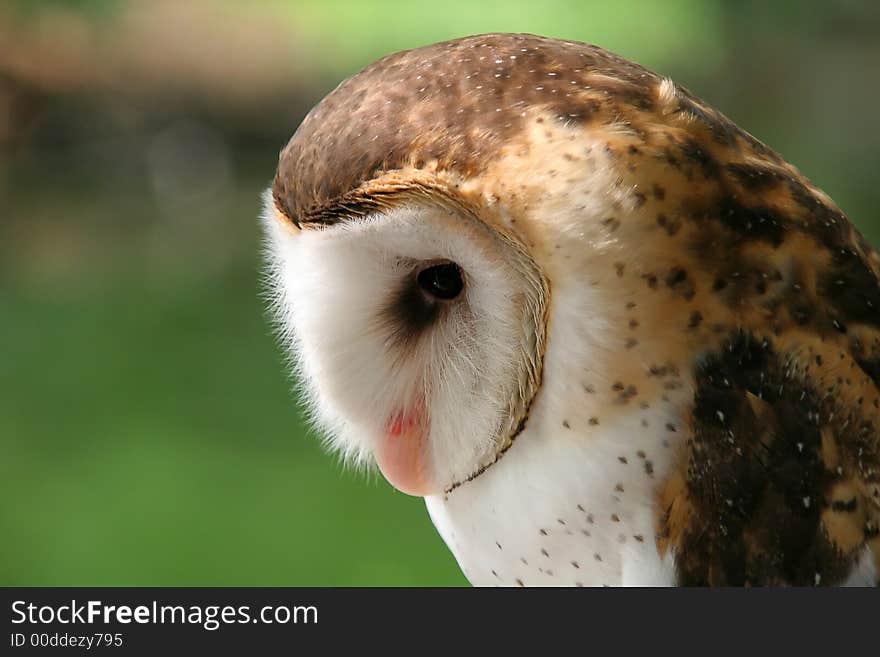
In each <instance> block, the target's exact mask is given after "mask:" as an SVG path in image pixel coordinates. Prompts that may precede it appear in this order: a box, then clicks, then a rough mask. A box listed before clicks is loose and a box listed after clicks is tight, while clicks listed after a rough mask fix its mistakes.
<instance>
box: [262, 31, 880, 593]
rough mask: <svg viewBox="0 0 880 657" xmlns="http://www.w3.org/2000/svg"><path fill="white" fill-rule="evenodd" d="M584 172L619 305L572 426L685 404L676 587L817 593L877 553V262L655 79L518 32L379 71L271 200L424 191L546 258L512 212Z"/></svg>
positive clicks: (568, 185) (311, 139)
mask: <svg viewBox="0 0 880 657" xmlns="http://www.w3.org/2000/svg"><path fill="white" fill-rule="evenodd" d="M536 135H538V136H539V138H540V139H538V137H536ZM538 150H540V153H538V154H537V155H536V153H535V152H536V151H538ZM536 157H537V158H540V161H541V168H540V170H535V168H534V166H532V165H533V162H534V158H536ZM586 169H589V170H591V171H592V170H599V169H602V170H606V169H607V170H610V171H613V172H614V176H613V180H612V183H611V187H612V189H610V190H602V193H608V194H609V197H611V195H612V194H613V200H612V201H610V203H611V205H612V207H613V208H614V210H613V212H611V213H609V214H608V216H603V217H602V218H601V219H600V220H598V221H597V222H596V223H595V225H594V226H592V228H591V231H592V232H590V233H589V234H588V235H586V236H585V237H584V240H585V242H586V241H589V240H592V241H593V242H597V241H599V240H600V239H605V240H609V242H608V243H611V241H613V246H609V247H608V248H607V249H606V251H604V252H603V253H602V254H601V255H600V256H597V257H596V258H595V259H594V261H593V262H594V266H596V267H599V266H602V267H605V269H606V270H607V271H601V272H597V273H596V274H595V276H594V280H592V281H584V284H585V285H595V286H596V287H597V289H603V290H606V293H607V295H608V298H609V304H617V306H618V307H619V308H618V311H619V317H620V326H619V329H618V330H619V342H620V344H619V347H620V350H621V354H622V355H620V357H619V360H618V371H617V372H615V374H614V376H613V379H612V380H613V381H614V384H613V385H612V386H605V387H599V386H597V385H595V384H594V383H593V382H585V383H584V384H583V385H584V390H586V394H587V395H589V396H590V397H591V398H598V397H599V396H600V395H605V397H603V399H607V411H606V412H604V413H603V414H601V415H599V414H597V415H596V416H595V417H592V418H591V419H590V422H589V426H590V427H595V428H596V429H597V430H598V429H599V428H600V426H601V425H602V424H603V423H606V422H607V420H608V419H609V417H613V416H614V414H617V413H627V412H636V411H635V410H634V409H636V408H640V409H642V410H644V409H648V408H650V407H651V406H652V405H659V404H665V403H673V401H671V400H672V396H674V395H675V394H678V393H680V392H681V391H688V390H690V391H692V393H693V394H692V396H691V397H690V398H689V402H688V403H687V405H686V406H687V407H686V409H685V415H686V422H685V424H686V426H677V425H675V424H669V425H667V429H668V435H669V436H670V437H671V438H670V439H669V440H668V441H667V440H666V439H664V443H667V442H668V444H669V447H670V449H673V450H675V453H676V463H677V464H678V465H677V466H676V467H675V468H673V471H672V472H671V474H669V476H667V477H665V478H664V479H663V480H661V481H657V499H658V513H657V523H656V524H657V543H658V546H659V547H660V550H661V552H664V553H665V552H666V551H669V550H672V551H673V552H674V554H675V555H676V563H677V569H678V570H677V572H678V577H679V579H680V581H681V582H683V583H688V584H753V585H759V584H810V585H812V584H817V583H822V584H832V583H837V582H839V581H842V580H843V579H844V578H845V577H846V574H847V572H849V571H850V570H851V569H852V567H853V564H854V563H855V561H856V560H857V559H858V557H859V555H860V554H861V553H862V552H863V551H864V549H865V548H866V547H867V548H868V549H870V550H873V554H874V555H875V559H878V558H880V538H878V526H880V455H878V451H880V430H878V421H880V415H878V413H880V410H878V405H880V402H878V396H880V395H878V385H880V284H878V272H880V260H878V256H877V254H876V253H875V252H874V250H873V249H872V248H871V246H870V245H869V244H868V243H867V242H866V240H865V239H864V238H863V237H862V236H861V235H860V234H859V232H858V231H857V230H856V228H855V227H854V226H853V225H852V223H850V221H849V220H848V219H847V218H846V217H845V216H844V214H843V213H842V212H841V211H840V209H839V208H837V206H836V205H835V204H834V203H833V202H832V201H831V200H830V199H829V198H828V197H827V196H826V195H825V194H823V193H822V192H821V191H819V190H818V189H816V188H815V187H814V186H813V185H812V184H811V183H810V182H809V181H808V180H806V179H805V178H804V177H803V176H802V175H801V174H800V173H799V172H798V171H797V170H796V169H795V168H794V167H792V166H791V165H789V164H788V163H786V162H785V161H784V160H783V159H782V158H781V157H780V156H779V155H777V154H776V153H774V152H773V151H772V150H771V149H769V148H768V147H767V146H765V145H763V144H762V143H761V142H759V141H758V140H756V139H755V138H753V137H752V136H750V135H749V134H747V133H746V132H744V131H742V130H741V129H739V128H738V127H737V126H735V125H734V124H733V123H732V122H730V121H729V120H728V119H727V118H725V117H724V116H723V115H722V114H720V113H719V112H717V111H716V110H714V109H712V108H710V107H707V106H706V105H705V104H703V103H702V102H700V101H699V100H698V99H697V98H696V97H694V96H693V95H691V94H690V93H689V92H687V91H686V90H684V89H682V88H681V87H678V86H676V85H675V84H673V83H672V82H671V81H669V80H667V79H664V78H662V77H661V76H658V75H656V74H654V73H652V72H650V71H648V70H646V69H644V68H642V67H640V66H638V65H636V64H633V63H631V62H628V61H626V60H623V59H621V58H619V57H617V56H615V55H613V54H610V53H608V52H606V51H604V50H602V49H600V48H597V47H595V46H588V45H584V44H580V43H574V42H563V41H555V40H550V39H544V38H540V37H535V36H530V35H485V36H478V37H470V38H466V39H461V40H457V41H453V42H447V43H442V44H437V45H434V46H430V47H427V48H423V49H420V50H416V51H409V52H404V53H398V54H395V55H391V56H389V57H386V58H385V59H383V60H380V61H379V62H378V63H376V64H374V65H373V66H371V67H369V68H367V69H366V70H365V71H363V72H362V73H360V74H358V75H357V76H355V77H353V78H352V79H350V80H348V81H346V82H344V83H342V84H341V85H340V86H339V87H338V88H337V89H336V90H335V91H334V92H333V93H331V94H330V95H329V96H328V97H327V98H326V99H325V100H324V101H323V102H322V103H321V104H320V105H318V107H316V108H315V109H314V110H313V111H312V112H311V113H310V114H309V116H308V117H307V118H306V120H305V121H304V122H303V124H302V126H301V127H300V129H299V130H298V131H297V133H296V134H295V135H294V137H293V138H292V139H291V141H290V143H289V144H288V145H287V147H286V148H285V149H284V151H283V152H282V154H281V158H280V163H279V168H278V173H277V175H276V178H275V183H274V187H273V196H274V199H275V203H276V206H277V208H278V210H279V212H280V213H281V214H282V215H284V216H285V217H286V218H287V220H289V221H290V222H292V223H294V224H296V225H302V226H309V225H315V226H319V225H321V224H324V223H328V222H334V221H338V220H343V219H345V218H350V217H354V216H359V215H362V214H365V213H368V212H371V211H373V210H375V209H377V208H381V207H386V206H390V205H394V204H395V203H398V202H401V199H406V198H413V197H414V196H418V197H422V198H433V199H435V200H436V199H442V202H450V203H453V204H456V205H459V206H460V207H462V208H466V209H467V211H468V212H470V213H472V214H474V215H475V216H478V217H479V218H480V219H481V220H483V221H485V222H486V223H487V224H489V225H492V226H493V227H494V228H495V229H497V230H498V231H499V232H500V233H502V234H504V235H505V236H508V237H510V239H511V240H513V241H515V242H516V243H518V244H522V245H524V246H525V248H527V249H529V250H530V251H531V252H532V253H535V254H538V255H536V256H535V258H536V260H538V261H539V262H542V261H552V257H554V256H553V255H552V254H553V253H555V250H559V249H560V246H559V244H553V243H551V242H550V241H549V240H548V238H547V237H545V236H544V235H543V234H542V233H541V231H540V230H539V229H538V228H535V227H534V226H531V225H530V226H524V225H522V224H523V223H524V222H520V223H519V224H515V220H514V221H510V220H509V217H521V216H540V213H541V211H542V208H547V207H556V206H554V205H553V203H555V202H557V200H558V198H559V197H562V196H566V195H568V196H571V195H572V193H573V190H574V189H577V190H578V193H581V194H585V195H586V194H589V193H598V192H597V190H590V189H586V190H583V189H580V188H579V187H577V183H576V182H573V181H576V180H579V176H580V173H579V172H581V171H583V170H586ZM514 224H515V225H514ZM612 238H613V240H612ZM583 248H588V247H587V246H583ZM555 257H562V256H555ZM542 259H543V260H542ZM606 388H607V389H606ZM643 426H647V420H645V424H643ZM621 458H622V459H624V460H622V461H621V463H627V462H628V461H627V460H626V458H625V457H623V456H621ZM646 476H653V470H652V471H651V472H647V470H646ZM878 572H880V570H878Z"/></svg>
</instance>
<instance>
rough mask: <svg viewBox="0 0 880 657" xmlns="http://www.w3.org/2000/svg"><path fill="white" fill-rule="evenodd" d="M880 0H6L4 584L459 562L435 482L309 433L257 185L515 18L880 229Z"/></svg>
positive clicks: (319, 574) (0, 477)
mask: <svg viewBox="0 0 880 657" xmlns="http://www.w3.org/2000/svg"><path fill="white" fill-rule="evenodd" d="M878 7H880V3H877V2H873V1H872V0H865V1H864V2H855V1H849V2H835V3H828V2H805V1H802V2H773V3H766V2H758V1H753V2H734V1H730V2H724V1H722V0H710V1H705V0H704V1H698V0H675V1H667V2H652V1H647V0H646V1H644V2H638V1H635V0H617V1H615V2H608V1H607V0H601V1H597V2H578V1H575V0H571V1H565V0H544V1H543V2H535V1H534V0H526V1H524V2H515V1H512V0H506V1H489V2H475V1H473V0H445V1H444V2H440V3H418V2H415V3H414V2H411V1H410V2H400V1H397V0H385V1H381V2H362V1H358V0H347V1H337V2H329V1H320V0H302V1H294V2H281V1H276V2H253V3H242V2H224V1H212V2H209V1H207V0H190V1H180V0H155V1H149V2H147V1H143V2H142V1H140V0H131V1H122V0H91V1H85V0H81V1H79V2H73V1H62V0H54V1H35V2H26V1H24V0H4V1H3V2H2V3H0V338H2V339H0V499H2V503H0V584H3V585H136V584H139V585H224V584H228V585H244V584H249V585H460V584H465V583H466V582H465V580H464V578H463V577H462V576H461V574H460V572H459V570H458V568H457V566H456V564H455V561H454V560H453V558H452V557H451V555H449V554H448V552H447V551H446V548H445V547H444V545H443V543H442V541H441V539H440V538H439V536H438V535H437V534H436V532H435V530H434V529H433V527H432V525H431V523H430V520H429V519H428V516H427V513H426V511H425V509H424V505H423V503H422V502H421V500H417V499H412V498H409V497H406V496H404V495H401V494H399V493H396V492H394V491H393V490H392V489H390V488H389V487H388V486H387V485H386V484H385V483H384V482H382V481H381V480H377V479H375V478H373V479H370V480H366V479H364V478H363V477H359V476H357V475H355V474H353V473H350V472H345V471H343V470H342V468H341V467H340V466H339V465H338V464H337V463H335V462H334V460H333V459H332V458H330V457H329V456H327V455H326V454H323V453H322V451H321V449H320V447H319V445H318V442H317V441H316V440H315V439H314V438H313V437H311V436H309V435H308V431H307V429H306V428H305V426H304V425H303V422H302V418H301V415H300V413H299V411H298V410H297V407H296V403H295V395H294V393H293V392H292V382H291V380H290V379H289V377H288V376H287V375H286V374H285V372H284V368H283V366H282V362H283V354H281V353H280V351H279V349H278V348H277V347H276V345H275V342H274V340H273V337H272V333H271V329H270V326H269V323H268V322H267V320H266V317H265V314H264V310H263V304H262V303H261V301H260V266H261V265H260V259H259V251H260V233H259V230H258V224H257V220H256V217H257V214H258V211H259V195H260V192H261V190H262V189H264V188H265V187H266V186H267V185H268V183H269V182H270V180H271V177H272V175H273V172H274V167H275V163H276V158H277V153H278V150H279V149H280V148H281V147H282V146H283V144H284V143H285V142H286V140H287V139H288V138H289V136H290V135H291V134H292V133H293V131H294V130H295V128H296V126H297V124H298V123H299V121H300V120H301V118H302V117H303V115H304V114H305V112H306V111H307V110H308V109H309V108H310V107H311V106H312V105H313V104H314V103H315V102H317V101H318V100H319V99H320V98H321V97H322V96H323V95H324V94H325V93H327V92H328V91H329V90H330V89H332V88H333V87H334V86H335V85H336V84H337V83H338V82H339V81H340V80H341V79H342V78H344V77H345V76H347V75H350V74H352V73H354V72H356V71H357V70H359V69H360V68H362V67H364V66H365V65H367V64H368V63H370V62H371V61H372V60H374V59H376V58H377V57H379V56H381V55H383V54H385V53H388V52H391V51H394V50H398V49H402V48H411V47H416V46H420V45H424V44H428V43H431V42H433V41H438V40H442V39H448V38H453V37H457V36H463V35H467V34H473V33H480V32H490V31H527V32H533V33H541V34H545V35H549V36H558V37H565V38H572V39H579V40H582V41H588V42H592V43H597V44H599V45H602V46H605V47H607V48H610V49H612V50H615V51H617V52H618V53H620V54H622V55H624V56H627V57H629V58H631V59H635V60H636V61H638V62H640V63H642V64H644V65H646V66H648V67H649V68H652V69H654V70H656V71H658V72H661V73H665V74H668V75H671V76H672V77H673V78H675V79H676V80H677V81H678V82H680V83H682V84H684V85H685V86H687V87H689V88H691V89H692V90H693V91H694V92H696V93H697V94H698V95H700V96H702V97H704V98H705V99H706V100H708V101H709V102H711V103H712V104H714V105H716V106H718V107H719V108H720V109H722V111H724V112H725V113H727V114H728V115H729V116H731V118H733V119H734V120H735V121H736V122H738V123H739V124H740V125H742V126H743V127H745V128H746V129H747V130H749V131H750V132H752V133H753V134H755V135H756V136H758V137H759V138H760V139H762V140H764V141H765V142H767V143H769V144H770V145H771V146H772V147H774V148H776V149H777V150H779V151H780V152H781V153H782V154H783V155H784V156H786V157H787V158H788V159H789V160H790V161H791V162H793V163H794V164H796V165H797V166H799V167H800V168H801V169H802V170H803V171H804V172H805V173H806V174H807V175H808V176H809V177H811V178H812V179H813V180H814V181H815V182H817V183H818V184H819V185H820V186H821V187H823V188H824V189H825V190H826V191H827V192H828V193H830V194H831V196H832V197H834V198H835V199H836V200H837V202H838V203H839V204H840V205H841V206H842V208H843V209H844V211H846V212H847V213H848V214H849V215H850V217H852V218H853V219H854V220H855V222H856V223H857V224H858V225H859V226H860V227H861V228H862V230H863V231H864V232H865V233H866V234H867V235H868V236H869V238H871V239H872V240H873V241H874V243H880V216H878V212H877V208H878V207H880V125H878V124H880V112H878V101H880V87H878V82H880V79H878V78H880V9H878Z"/></svg>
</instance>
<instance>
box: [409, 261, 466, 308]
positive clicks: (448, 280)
mask: <svg viewBox="0 0 880 657" xmlns="http://www.w3.org/2000/svg"><path fill="white" fill-rule="evenodd" d="M417 280H418V282H419V287H420V288H422V290H423V291H424V292H425V294H427V295H428V296H431V297H433V298H435V299H442V300H444V301H448V300H450V299H454V298H455V297H457V296H458V295H459V294H461V291H462V289H464V281H463V280H462V278H461V269H460V268H459V266H458V265H456V264H455V263H454V262H444V263H442V264H438V265H433V266H431V267H428V268H426V269H423V270H422V271H420V272H419V275H418V279H417Z"/></svg>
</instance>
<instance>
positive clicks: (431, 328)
mask: <svg viewBox="0 0 880 657" xmlns="http://www.w3.org/2000/svg"><path fill="white" fill-rule="evenodd" d="M265 214H266V218H265V223H266V230H267V236H268V246H269V253H270V263H271V265H270V267H271V269H270V272H271V273H270V281H271V285H272V289H273V290H274V292H275V299H276V303H275V309H276V313H277V317H278V320H279V321H278V324H279V326H280V329H281V333H282V335H283V336H284V338H285V341H286V342H287V343H288V345H289V346H290V349H291V353H292V355H293V361H294V363H295V368H296V370H297V373H298V375H299V379H300V381H301V383H302V387H303V391H304V396H305V399H306V400H307V403H308V406H309V409H310V410H311V414H312V418H313V420H314V422H315V423H316V424H317V425H318V426H319V428H320V431H321V433H322V435H324V436H325V437H326V438H327V441H328V443H329V445H330V447H331V448H332V449H334V450H337V451H339V452H340V453H341V454H342V455H343V457H344V459H345V460H346V461H348V462H350V463H354V464H371V463H373V462H375V463H376V464H377V465H378V467H379V469H380V470H381V472H382V474H383V475H384V476H385V478H386V479H387V480H388V481H389V482H390V483H391V484H393V485H394V486H395V487H397V488H398V489H400V490H401V491H404V492H406V493H410V494H413V495H431V494H436V493H441V492H443V491H448V490H450V489H452V488H454V487H456V486H457V485H459V484H461V483H462V482H465V481H467V480H469V479H472V478H474V477H476V476H478V475H479V474H480V473H481V472H482V471H483V470H485V469H486V468H487V467H488V466H490V465H491V464H492V463H494V462H495V461H496V460H497V459H498V458H499V456H500V455H501V454H502V453H503V451H504V450H505V449H506V448H507V447H508V446H509V445H510V444H511V441H512V440H513V439H514V438H515V435H516V433H517V432H518V430H519V429H520V428H521V427H522V426H523V424H524V422H525V420H526V414H527V410H528V407H529V404H530V402H531V399H532V397H533V396H534V394H535V391H536V389H537V385H538V378H539V376H540V361H541V358H540V352H541V349H542V341H543V329H542V327H543V321H544V320H543V318H544V315H545V308H544V306H545V298H546V289H545V285H544V283H543V280H542V277H541V275H540V272H539V271H538V269H537V267H536V265H535V263H534V262H533V261H532V260H531V259H530V258H529V257H528V255H527V254H526V252H525V251H524V250H523V249H522V248H521V247H520V245H518V244H517V243H516V242H515V241H512V240H510V239H508V238H506V237H504V236H503V235H501V234H499V233H498V232H496V231H495V230H493V229H492V228H490V227H489V226H487V225H486V224H484V223H483V222H481V221H480V220H479V219H478V218H476V217H475V216H470V215H469V214H468V213H467V211H466V210H465V209H464V208H460V207H453V206H451V205H450V206H446V205H444V204H441V203H430V202H424V201H414V202H412V203H404V204H402V205H399V206H396V207H394V208H390V209H385V210H381V211H377V212H374V213H371V214H368V215H366V216H362V217H357V218H352V219H350V220H346V221H340V222H334V223H333V224H332V225H315V226H308V227H307V226H303V227H299V228H298V227H296V226H294V225H291V223H290V222H289V221H287V220H285V218H284V217H282V216H280V213H279V212H278V211H277V209H276V207H275V205H274V202H273V200H272V198H271V196H270V195H267V211H266V213H265Z"/></svg>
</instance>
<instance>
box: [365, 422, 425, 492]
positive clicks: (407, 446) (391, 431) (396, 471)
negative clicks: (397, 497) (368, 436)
mask: <svg viewBox="0 0 880 657" xmlns="http://www.w3.org/2000/svg"><path fill="white" fill-rule="evenodd" d="M426 424H427V423H426V421H425V417H424V413H422V412H421V411H419V410H416V411H409V412H402V413H397V414H395V415H394V416H392V417H391V418H390V419H389V421H388V424H387V426H386V430H385V435H384V436H381V437H380V438H379V441H378V442H377V444H376V447H375V449H374V450H373V454H374V456H375V457H376V463H377V464H378V465H379V469H380V470H381V471H382V474H383V475H384V477H385V479H387V480H388V483H389V484H391V485H392V486H394V487H395V488H396V489H397V490H399V491H401V492H403V493H407V494H409V495H416V496H420V497H423V496H425V495H430V494H431V493H433V492H435V491H433V482H432V481H431V479H432V473H431V471H430V464H429V462H428V460H429V459H428V453H429V452H428V444H427V432H426V430H425V425H426Z"/></svg>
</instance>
